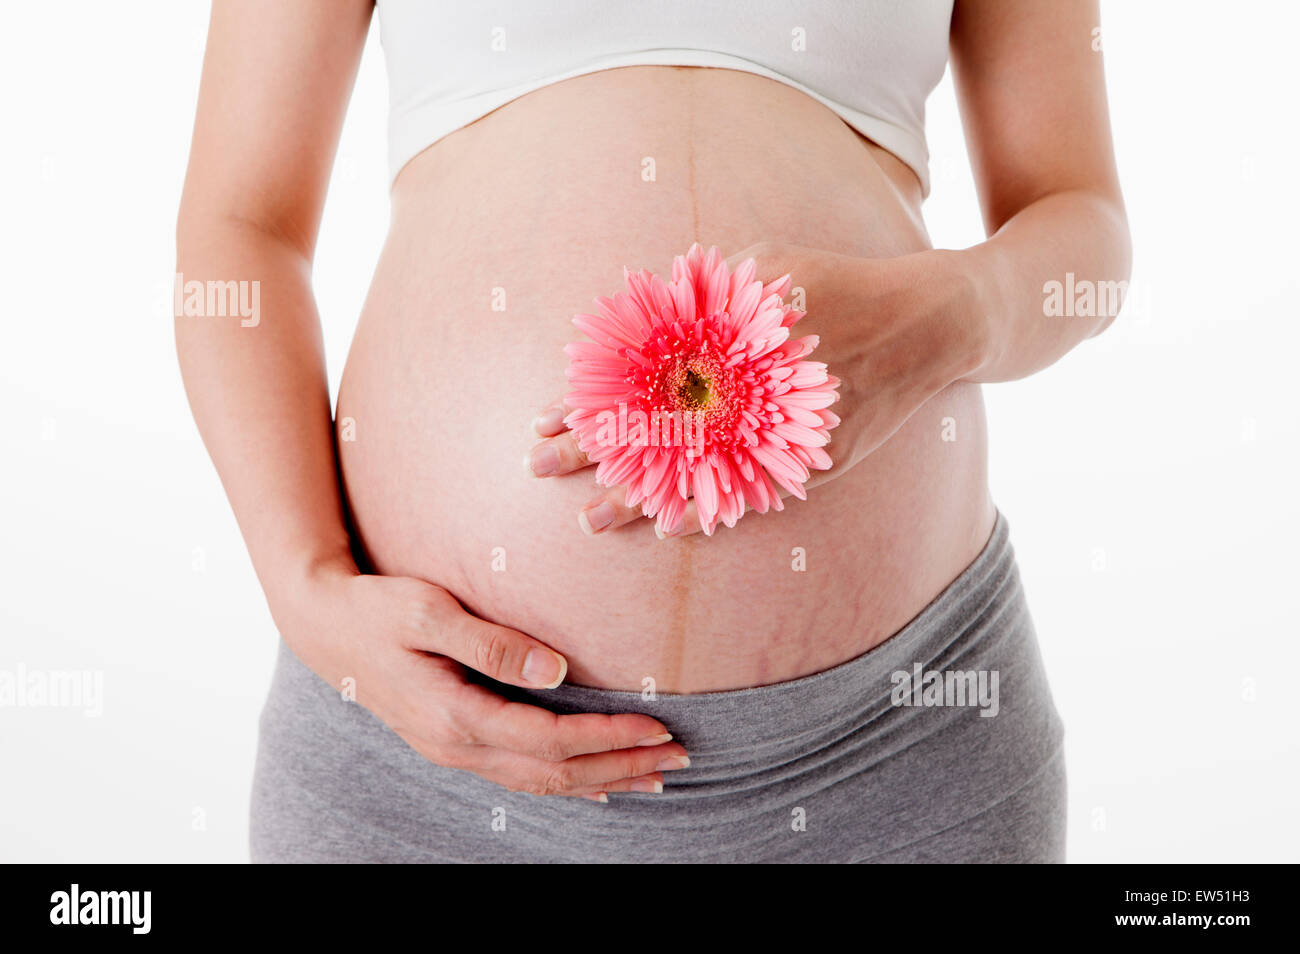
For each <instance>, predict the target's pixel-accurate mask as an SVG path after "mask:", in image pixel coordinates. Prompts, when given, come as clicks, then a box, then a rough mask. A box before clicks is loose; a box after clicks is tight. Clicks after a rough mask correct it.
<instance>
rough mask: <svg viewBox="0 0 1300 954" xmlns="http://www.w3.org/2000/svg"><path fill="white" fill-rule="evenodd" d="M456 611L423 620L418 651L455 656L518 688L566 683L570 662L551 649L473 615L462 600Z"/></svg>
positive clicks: (482, 671)
mask: <svg viewBox="0 0 1300 954" xmlns="http://www.w3.org/2000/svg"><path fill="white" fill-rule="evenodd" d="M448 599H454V597H451V596H450V595H448ZM456 609H457V610H459V612H454V613H450V614H447V613H440V614H430V615H429V616H428V617H426V618H424V619H422V620H421V625H420V629H419V632H420V633H421V634H422V636H423V637H424V638H423V639H421V640H420V642H419V645H417V646H415V647H413V648H416V649H420V650H423V651H425V652H431V653H437V654H439V655H442V656H449V657H450V658H452V659H454V660H456V661H457V662H459V663H462V664H464V665H466V666H468V667H469V668H470V669H473V670H475V671H476V672H481V673H482V674H483V675H485V676H488V677H489V678H491V679H495V680H496V681H497V682H504V683H509V684H510V685H512V686H524V687H527V688H531V689H554V688H555V687H556V686H558V685H559V684H560V683H562V682H563V681H564V677H565V674H566V673H568V671H569V662H568V660H567V659H565V658H564V657H563V656H561V655H560V654H559V653H557V652H556V651H555V650H553V649H551V647H549V646H547V645H546V644H545V643H543V642H540V641H538V640H536V639H533V637H531V636H528V635H526V634H524V633H521V632H519V631H518V630H515V629H511V628H510V627H508V626H498V625H497V624H496V623H489V622H487V620H482V619H479V618H478V617H477V616H471V615H470V614H469V613H466V612H465V610H464V609H463V608H462V607H461V606H460V603H459V602H457V603H456Z"/></svg>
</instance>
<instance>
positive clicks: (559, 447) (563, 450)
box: [524, 431, 591, 477]
mask: <svg viewBox="0 0 1300 954" xmlns="http://www.w3.org/2000/svg"><path fill="white" fill-rule="evenodd" d="M590 466H591V461H590V460H588V459H587V455H586V454H584V453H583V452H582V451H581V450H580V449H579V448H578V438H577V437H576V436H575V435H574V433H573V432H572V431H565V432H564V433H563V434H561V435H559V436H558V437H552V438H548V439H547V440H544V441H542V442H541V443H540V444H538V445H537V446H536V447H534V448H533V449H532V450H530V451H529V452H528V456H527V457H525V458H524V467H525V469H526V470H527V471H528V472H529V473H530V474H532V475H533V476H534V477H558V476H560V475H561V474H571V473H573V472H574V471H575V470H582V468H584V467H590Z"/></svg>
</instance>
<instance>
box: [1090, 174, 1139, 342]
mask: <svg viewBox="0 0 1300 954" xmlns="http://www.w3.org/2000/svg"><path fill="white" fill-rule="evenodd" d="M1098 202H1099V211H1100V214H1101V219H1102V223H1103V226H1102V228H1100V229H1098V236H1099V238H1100V241H1101V242H1103V243H1104V246H1103V248H1102V249H1101V256H1100V259H1101V261H1102V262H1103V263H1104V264H1103V268H1104V272H1103V274H1102V276H1101V277H1100V279H1099V281H1098V288H1097V303H1098V306H1099V308H1098V320H1097V327H1096V328H1094V329H1093V331H1092V333H1091V334H1090V335H1089V336H1088V337H1090V338H1095V337H1097V336H1098V335H1100V334H1101V333H1102V332H1103V331H1105V330H1106V329H1107V328H1109V327H1110V326H1111V325H1113V324H1114V323H1115V319H1116V318H1118V317H1119V316H1120V315H1121V314H1122V313H1123V311H1124V307H1125V304H1126V303H1127V302H1128V301H1129V300H1130V297H1131V296H1130V291H1131V284H1132V276H1133V237H1132V234H1131V233H1130V231H1129V224H1128V214H1127V213H1126V212H1125V210H1124V200H1123V199H1122V198H1121V197H1120V196H1119V194H1118V191H1116V193H1115V194H1114V195H1109V196H1104V197H1098Z"/></svg>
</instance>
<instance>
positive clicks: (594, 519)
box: [578, 500, 614, 535]
mask: <svg viewBox="0 0 1300 954" xmlns="http://www.w3.org/2000/svg"><path fill="white" fill-rule="evenodd" d="M613 522H614V505H613V504H612V503H610V502H609V501H608V500H602V501H601V502H600V503H598V504H596V506H594V507H592V508H591V509H590V510H584V511H582V513H580V514H578V524H579V525H580V526H581V527H582V531H583V533H586V534H588V535H590V534H593V533H600V531H602V530H604V529H605V528H606V527H608V526H609V525H610V524H611V523H613Z"/></svg>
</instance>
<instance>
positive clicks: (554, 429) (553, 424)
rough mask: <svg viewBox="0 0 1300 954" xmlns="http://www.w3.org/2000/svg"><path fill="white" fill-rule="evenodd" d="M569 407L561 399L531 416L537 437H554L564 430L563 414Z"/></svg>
mask: <svg viewBox="0 0 1300 954" xmlns="http://www.w3.org/2000/svg"><path fill="white" fill-rule="evenodd" d="M568 412H569V409H568V408H566V407H565V406H564V402H563V401H556V402H555V403H554V404H551V405H549V406H548V407H547V408H546V409H545V410H543V411H542V413H540V414H538V415H537V416H536V417H535V418H533V430H534V431H536V432H537V436H538V437H554V436H555V435H556V434H561V433H563V432H564V415H565V414H567V413H568Z"/></svg>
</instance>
